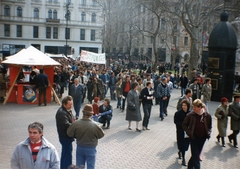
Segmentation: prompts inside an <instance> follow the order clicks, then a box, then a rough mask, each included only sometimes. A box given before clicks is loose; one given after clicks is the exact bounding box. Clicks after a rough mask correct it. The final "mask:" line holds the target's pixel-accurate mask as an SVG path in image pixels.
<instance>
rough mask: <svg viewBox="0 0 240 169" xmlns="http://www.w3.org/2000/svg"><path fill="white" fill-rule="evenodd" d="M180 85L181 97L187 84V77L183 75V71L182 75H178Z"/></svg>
mask: <svg viewBox="0 0 240 169" xmlns="http://www.w3.org/2000/svg"><path fill="white" fill-rule="evenodd" d="M179 80H180V82H179V83H180V86H181V97H182V96H183V95H184V93H185V91H186V88H187V85H188V78H187V77H186V76H185V73H184V72H183V73H182V76H181V77H180V79H179Z"/></svg>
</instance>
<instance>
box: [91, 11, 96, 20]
mask: <svg viewBox="0 0 240 169" xmlns="http://www.w3.org/2000/svg"><path fill="white" fill-rule="evenodd" d="M92 22H96V14H95V13H93V14H92Z"/></svg>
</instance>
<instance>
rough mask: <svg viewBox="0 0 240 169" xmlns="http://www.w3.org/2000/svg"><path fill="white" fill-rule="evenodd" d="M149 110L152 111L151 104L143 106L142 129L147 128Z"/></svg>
mask: <svg viewBox="0 0 240 169" xmlns="http://www.w3.org/2000/svg"><path fill="white" fill-rule="evenodd" d="M151 110H152V105H151V104H143V112H144V118H143V126H144V127H148V123H149V118H150V116H151Z"/></svg>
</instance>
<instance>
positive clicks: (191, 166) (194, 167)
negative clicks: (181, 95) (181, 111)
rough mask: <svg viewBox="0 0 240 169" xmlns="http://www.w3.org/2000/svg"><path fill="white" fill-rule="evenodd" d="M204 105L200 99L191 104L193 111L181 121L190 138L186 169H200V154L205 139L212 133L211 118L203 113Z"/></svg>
mask: <svg viewBox="0 0 240 169" xmlns="http://www.w3.org/2000/svg"><path fill="white" fill-rule="evenodd" d="M203 108H204V104H203V103H202V101H201V100H200V99H196V100H195V101H194V102H193V111H192V112H191V113H189V114H188V115H187V116H186V118H185V119H184V121H183V125H182V126H183V129H184V131H185V132H186V134H187V135H188V136H189V138H190V142H191V158H190V160H189V161H188V169H200V168H201V167H200V154H201V152H202V148H203V146H204V143H205V141H206V139H209V138H210V134H211V131H212V117H211V115H210V114H209V113H207V112H206V111H203Z"/></svg>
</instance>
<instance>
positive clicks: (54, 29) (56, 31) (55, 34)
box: [53, 27, 58, 39]
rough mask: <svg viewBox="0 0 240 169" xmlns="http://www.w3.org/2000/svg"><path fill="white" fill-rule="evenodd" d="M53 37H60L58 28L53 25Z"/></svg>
mask: <svg viewBox="0 0 240 169" xmlns="http://www.w3.org/2000/svg"><path fill="white" fill-rule="evenodd" d="M53 39H58V28H57V27H53Z"/></svg>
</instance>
